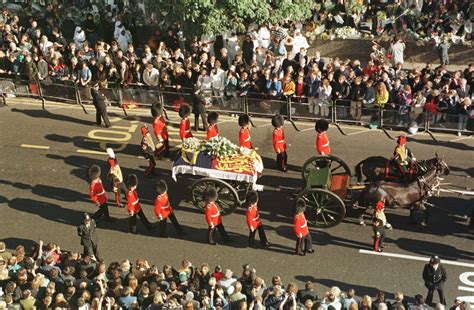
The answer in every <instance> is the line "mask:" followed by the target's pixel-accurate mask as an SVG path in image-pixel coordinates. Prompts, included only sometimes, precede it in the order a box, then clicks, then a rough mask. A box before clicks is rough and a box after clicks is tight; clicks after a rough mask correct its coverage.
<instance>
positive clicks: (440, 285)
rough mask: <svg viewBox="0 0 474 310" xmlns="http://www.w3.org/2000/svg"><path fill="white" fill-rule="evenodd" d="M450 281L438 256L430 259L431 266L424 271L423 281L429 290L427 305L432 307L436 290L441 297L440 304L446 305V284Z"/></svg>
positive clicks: (427, 266) (427, 265)
mask: <svg viewBox="0 0 474 310" xmlns="http://www.w3.org/2000/svg"><path fill="white" fill-rule="evenodd" d="M447 279H448V277H447V274H446V269H444V266H443V265H441V263H440V259H439V257H438V256H433V257H431V259H430V262H429V264H426V265H425V268H424V269H423V280H424V281H425V286H426V288H427V289H428V294H427V295H426V304H428V305H431V304H432V303H433V293H434V291H435V290H436V291H437V292H438V295H439V302H440V303H442V304H443V305H446V298H445V296H444V283H445V282H446V280H447Z"/></svg>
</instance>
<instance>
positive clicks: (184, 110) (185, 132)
mask: <svg viewBox="0 0 474 310" xmlns="http://www.w3.org/2000/svg"><path fill="white" fill-rule="evenodd" d="M190 113H191V109H190V107H189V106H188V105H187V104H185V105H182V106H181V107H180V108H179V116H180V117H181V122H180V123H179V137H180V138H181V141H183V140H184V139H187V138H192V137H193V133H192V132H191V122H190V121H189V118H188V117H189V114H190Z"/></svg>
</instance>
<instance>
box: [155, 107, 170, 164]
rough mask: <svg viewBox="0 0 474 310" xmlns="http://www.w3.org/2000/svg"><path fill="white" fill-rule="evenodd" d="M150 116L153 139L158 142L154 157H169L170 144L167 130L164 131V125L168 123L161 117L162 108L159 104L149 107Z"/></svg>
mask: <svg viewBox="0 0 474 310" xmlns="http://www.w3.org/2000/svg"><path fill="white" fill-rule="evenodd" d="M151 115H152V116H153V132H154V133H155V137H156V139H157V140H158V145H157V147H156V156H157V157H161V156H163V155H164V156H166V157H169V155H170V144H169V140H168V130H167V129H166V124H167V123H168V122H167V121H166V119H165V116H164V115H163V108H162V106H161V104H159V103H157V104H154V105H153V106H152V107H151Z"/></svg>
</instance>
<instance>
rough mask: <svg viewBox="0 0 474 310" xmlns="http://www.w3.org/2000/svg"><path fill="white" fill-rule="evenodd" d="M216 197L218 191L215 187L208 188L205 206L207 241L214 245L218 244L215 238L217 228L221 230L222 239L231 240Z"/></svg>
mask: <svg viewBox="0 0 474 310" xmlns="http://www.w3.org/2000/svg"><path fill="white" fill-rule="evenodd" d="M216 199H217V191H216V190H215V189H214V188H210V189H208V191H207V192H206V206H205V213H206V223H207V226H208V230H207V243H209V244H212V245H215V244H216V241H215V240H214V234H215V232H216V228H217V230H218V231H219V233H220V235H221V237H222V239H224V242H229V241H231V239H230V238H229V236H228V235H227V232H226V231H225V228H224V225H223V224H222V216H221V212H220V211H219V207H218V206H217V204H216Z"/></svg>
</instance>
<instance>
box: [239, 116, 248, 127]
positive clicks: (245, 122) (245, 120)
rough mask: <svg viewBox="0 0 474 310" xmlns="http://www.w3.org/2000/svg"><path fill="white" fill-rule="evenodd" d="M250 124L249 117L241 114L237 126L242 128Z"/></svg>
mask: <svg viewBox="0 0 474 310" xmlns="http://www.w3.org/2000/svg"><path fill="white" fill-rule="evenodd" d="M249 123H250V117H249V116H248V114H242V115H240V116H239V126H240V127H244V126H247V125H248V124H249Z"/></svg>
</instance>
